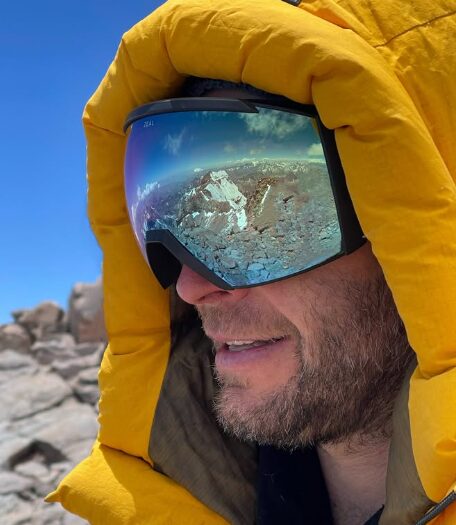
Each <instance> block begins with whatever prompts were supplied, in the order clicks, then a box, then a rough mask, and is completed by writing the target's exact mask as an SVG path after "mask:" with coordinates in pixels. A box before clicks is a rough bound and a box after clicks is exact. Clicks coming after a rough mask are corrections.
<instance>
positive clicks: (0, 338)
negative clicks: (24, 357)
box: [0, 323, 32, 354]
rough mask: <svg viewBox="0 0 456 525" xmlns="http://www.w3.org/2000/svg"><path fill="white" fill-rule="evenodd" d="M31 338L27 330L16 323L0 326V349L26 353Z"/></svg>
mask: <svg viewBox="0 0 456 525" xmlns="http://www.w3.org/2000/svg"><path fill="white" fill-rule="evenodd" d="M31 344H32V339H31V337H30V335H29V333H28V332H27V330H26V329H25V328H24V327H23V326H21V325H20V324H17V323H11V324H6V325H3V326H0V350H15V351H16V352H20V353H23V354H26V353H28V351H29V350H30V346H31Z"/></svg>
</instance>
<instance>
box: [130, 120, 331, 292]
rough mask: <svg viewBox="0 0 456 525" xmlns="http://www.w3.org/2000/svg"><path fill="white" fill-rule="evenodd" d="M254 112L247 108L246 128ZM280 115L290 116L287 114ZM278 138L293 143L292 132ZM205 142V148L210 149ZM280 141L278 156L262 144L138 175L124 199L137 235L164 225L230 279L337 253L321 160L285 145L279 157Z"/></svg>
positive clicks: (280, 273)
mask: <svg viewBox="0 0 456 525" xmlns="http://www.w3.org/2000/svg"><path fill="white" fill-rule="evenodd" d="M267 111H269V112H271V111H273V110H267ZM275 113H277V112H275ZM255 117H256V115H255V114H253V115H249V119H248V120H247V123H248V125H249V126H250V128H252V127H253V124H252V119H253V118H255ZM299 117H300V118H302V119H305V120H306V121H309V120H310V119H308V118H307V117H301V116H299ZM274 118H275V119H276V117H275V115H274ZM287 118H288V121H289V122H290V119H289V114H287ZM238 120H240V119H238ZM263 120H264V115H263ZM289 122H287V126H288V128H290V127H291V126H290V124H289ZM292 124H294V123H293V122H292ZM217 126H218V128H217V129H219V128H220V122H217ZM244 126H245V125H244ZM256 127H257V128H259V125H257V126H256ZM294 127H295V128H296V133H301V139H302V137H303V136H304V133H305V134H306V135H305V138H306V140H307V143H308V144H309V147H308V148H307V151H309V150H310V148H311V147H314V149H318V151H319V152H320V155H321V145H320V144H316V139H317V140H318V136H317V135H316V133H315V130H314V128H313V129H310V131H309V128H311V126H296V125H294ZM282 129H284V128H283V127H282ZM310 132H312V133H313V136H312V137H311V138H309V133H310ZM188 133H190V132H188ZM245 136H247V132H246V133H245ZM243 138H244V137H243ZM283 139H284V140H283V142H284V143H286V141H288V143H289V144H296V143H297V142H298V139H299V137H294V138H290V136H288V137H283ZM245 140H247V139H245ZM271 140H273V141H274V145H268V143H267V142H266V141H265V140H263V141H262V145H263V146H265V147H266V148H267V150H272V149H273V147H276V144H277V142H278V141H280V139H279V138H278V137H272V138H271ZM258 142H259V141H258V139H257V140H256V143H257V144H258ZM302 142H303V140H301V143H302ZM211 146H213V145H212V144H208V145H207V148H208V150H211V152H213V151H214V147H212V149H211ZM318 146H319V147H318ZM301 147H302V146H301ZM284 148H285V146H284V145H282V144H281V152H280V155H277V157H279V158H270V157H269V156H266V154H267V151H266V153H263V156H260V155H258V154H257V155H255V156H254V158H243V159H241V160H236V158H235V157H234V158H231V159H228V160H225V161H219V162H216V163H214V164H213V165H212V166H205V168H199V167H198V164H196V162H197V161H195V163H194V164H189V165H187V169H186V170H184V172H183V173H181V174H180V176H175V177H162V178H160V180H154V178H153V177H146V183H145V184H142V185H137V187H136V198H135V199H134V203H133V204H131V206H130V213H131V215H132V223H133V224H134V227H135V231H136V234H137V237H138V240H139V241H140V243H141V242H142V243H143V242H144V241H143V239H144V238H145V232H146V231H147V230H150V229H152V230H154V229H167V230H169V231H170V232H171V233H172V234H173V235H174V236H175V237H176V238H177V239H178V240H179V241H180V242H181V243H182V244H183V245H184V246H185V247H186V248H187V249H188V250H189V251H190V252H191V253H192V254H193V255H194V256H195V257H196V258H197V259H199V260H200V261H201V262H202V263H204V264H205V265H206V266H207V267H208V268H209V269H210V270H212V271H213V272H214V273H215V274H217V275H218V276H219V277H221V278H222V279H224V280H225V281H226V282H227V283H229V284H231V285H233V286H245V285H252V284H257V283H263V282H267V281H272V280H275V279H279V278H281V277H285V276H288V275H292V274H294V273H298V272H300V271H303V270H305V269H307V268H310V267H313V266H315V265H317V264H319V263H321V262H323V261H324V260H326V259H329V258H331V257H333V256H334V255H336V254H338V253H339V252H340V250H341V233H340V228H339V223H338V217H337V211H336V206H335V203H334V198H333V194H332V189H331V184H330V181H329V175H328V171H327V167H326V164H325V162H323V161H322V159H315V160H314V159H313V158H312V156H310V155H307V158H292V155H291V153H292V151H290V157H289V158H287V157H286V156H285V154H286V150H285V149H284ZM225 150H226V148H225ZM232 155H235V152H233V153H232ZM293 157H297V155H293ZM302 157H304V155H302ZM198 160H200V159H198Z"/></svg>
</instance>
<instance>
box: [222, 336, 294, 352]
mask: <svg viewBox="0 0 456 525" xmlns="http://www.w3.org/2000/svg"><path fill="white" fill-rule="evenodd" d="M283 339H285V336H282V337H272V338H270V339H251V340H242V339H235V340H232V341H226V342H225V343H223V344H222V345H221V348H220V349H223V350H225V351H228V352H244V351H246V350H251V349H252V348H258V347H260V346H268V345H272V344H275V343H278V342H279V341H282V340H283Z"/></svg>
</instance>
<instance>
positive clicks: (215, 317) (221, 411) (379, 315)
mask: <svg viewBox="0 0 456 525" xmlns="http://www.w3.org/2000/svg"><path fill="white" fill-rule="evenodd" d="M339 284H340V287H339V291H338V293H339V294H342V296H343V297H345V298H346V299H347V302H346V303H347V304H348V305H350V307H346V308H344V309H342V310H341V309H337V311H336V310H334V311H331V309H329V310H328V309H326V311H325V312H318V311H317V309H316V308H313V311H311V313H310V315H312V316H313V317H314V318H315V320H316V321H317V323H316V325H317V326H319V330H318V332H317V333H315V334H314V335H313V337H311V338H309V337H306V338H304V337H303V336H302V335H301V334H299V332H298V331H297V330H296V329H294V330H293V329H292V328H291V327H290V326H289V322H288V321H287V320H285V319H280V318H275V319H271V320H270V321H271V323H272V325H273V327H274V326H275V327H276V328H278V327H279V326H280V327H284V326H287V328H288V329H289V330H290V333H291V336H292V338H293V339H294V340H295V343H296V346H295V349H296V350H295V357H296V361H297V363H298V366H297V371H296V373H295V374H294V375H293V377H292V378H291V379H290V380H289V381H288V382H287V384H286V385H283V386H282V387H280V388H278V389H276V390H275V391H273V392H269V393H268V394H267V395H263V396H261V399H254V400H253V401H252V402H249V403H246V402H245V393H246V392H245V391H243V389H244V388H248V385H243V384H242V383H241V382H236V381H235V380H232V378H229V377H224V376H222V375H217V374H216V379H217V382H218V385H219V388H218V391H217V394H216V396H215V400H214V409H215V414H216V417H217V419H218V421H219V423H220V425H221V426H222V427H223V428H224V430H225V431H226V432H228V433H230V434H232V435H234V436H236V437H238V438H240V439H242V440H247V441H255V442H257V443H259V444H261V445H274V446H276V447H282V448H291V449H295V448H299V447H304V446H307V445H322V444H328V443H340V442H346V443H349V442H350V440H351V439H356V441H357V442H359V441H360V440H361V441H365V442H369V443H372V442H378V441H384V440H385V439H387V438H388V437H389V436H390V434H391V416H392V411H393V405H394V400H395V398H396V395H397V393H398V391H399V388H400V386H401V384H402V382H403V379H404V376H405V373H406V370H407V368H408V366H409V365H410V363H411V362H412V360H413V358H414V354H413V351H412V350H411V349H410V346H409V343H408V341H407V337H406V333H405V329H404V326H403V323H402V321H401V319H400V317H399V315H398V313H397V310H396V307H395V304H394V302H393V299H392V296H391V293H390V291H389V289H388V287H387V285H386V283H385V281H384V279H383V277H379V278H376V279H373V280H372V281H369V282H362V283H353V282H340V283H339ZM348 298H349V300H348ZM199 313H200V316H201V318H202V321H203V325H204V324H212V325H213V324H214V323H217V322H218V323H219V324H220V323H225V324H231V323H233V322H237V323H238V326H241V324H240V323H242V319H245V314H247V312H246V311H243V308H242V307H241V308H239V309H238V310H237V311H231V312H230V313H229V315H228V316H227V315H226V314H224V313H223V312H222V311H218V312H217V311H214V310H212V311H209V310H205V309H201V310H200V312H199ZM248 319H249V322H250V323H255V321H256V322H259V323H263V324H264V320H261V319H262V317H261V312H255V311H252V309H251V308H250V309H249V311H248ZM270 328H271V326H270V325H269V329H270Z"/></svg>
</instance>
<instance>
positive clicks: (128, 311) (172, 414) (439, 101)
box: [48, 0, 456, 525]
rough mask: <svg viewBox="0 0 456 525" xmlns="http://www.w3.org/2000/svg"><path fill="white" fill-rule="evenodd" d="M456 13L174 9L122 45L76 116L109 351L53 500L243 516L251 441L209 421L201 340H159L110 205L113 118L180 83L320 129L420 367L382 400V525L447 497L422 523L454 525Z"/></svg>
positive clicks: (250, 6) (409, 6)
mask: <svg viewBox="0 0 456 525" xmlns="http://www.w3.org/2000/svg"><path fill="white" fill-rule="evenodd" d="M455 13H456V3H455V0H419V1H412V0H403V1H401V2H398V1H397V0H303V1H302V2H301V3H300V4H299V6H293V5H289V4H287V3H284V2H283V1H281V0H262V1H259V0H254V1H251V2H246V1H245V0H224V1H215V0H169V1H168V2H167V3H166V4H164V5H163V6H162V7H160V8H159V9H157V10H156V11H155V12H154V13H152V14H151V15H150V16H149V17H147V18H146V19H144V20H143V21H142V22H140V23H139V24H137V25H136V26H135V27H134V28H133V29H131V30H130V31H129V32H128V33H126V34H125V35H124V37H123V39H122V42H121V44H120V47H119V50H118V53H117V56H116V58H115V60H114V62H113V63H112V65H111V67H110V68H109V70H108V72H107V75H106V77H105V78H104V80H103V82H102V83H101V85H100V87H99V88H98V90H97V91H96V93H95V94H94V95H93V97H92V98H91V100H90V101H89V103H88V104H87V107H86V109H85V112H84V125H85V129H86V134H87V140H88V184H89V216H90V221H91V224H92V227H93V230H94V232H95V235H96V237H97V239H98V241H99V243H100V245H101V247H102V249H103V252H104V265H103V281H104V293H105V316H106V324H107V330H108V333H109V341H110V343H109V346H108V348H107V350H106V353H105V356H104V359H103V363H102V366H101V371H100V376H99V380H100V387H101V402H100V418H99V421H100V432H99V436H98V441H97V443H96V444H95V446H94V448H93V451H92V454H91V455H90V457H88V458H87V459H86V460H85V461H83V462H82V463H81V464H80V465H79V466H78V467H76V468H75V469H74V470H73V471H72V472H71V473H70V474H68V476H67V477H66V478H65V479H64V480H63V481H62V482H61V484H60V485H59V487H58V488H57V489H56V491H55V492H53V493H52V494H51V495H49V497H48V501H59V502H61V503H62V505H63V506H64V507H65V508H67V509H68V510H69V511H71V512H74V513H76V514H79V515H80V516H82V517H83V518H85V519H87V520H88V521H89V522H90V523H92V524H96V525H98V524H106V525H120V524H122V525H125V524H149V523H153V524H185V525H192V524H195V525H196V524H214V525H215V524H222V523H227V522H229V523H235V524H249V523H253V522H254V505H255V491H254V479H255V469H256V457H255V453H254V450H253V449H252V448H251V447H250V446H249V445H246V444H241V443H239V442H236V441H234V440H233V439H232V438H228V437H226V436H224V435H223V434H222V433H221V431H220V430H219V429H218V428H217V425H216V424H215V422H214V420H213V418H212V416H211V414H210V409H209V406H210V399H211V395H212V380H211V377H210V366H209V362H208V357H207V354H208V352H204V349H205V348H206V347H208V345H209V343H208V341H207V340H206V339H205V338H204V336H203V335H202V334H201V333H199V332H198V331H197V330H193V331H192V330H190V331H189V332H188V333H187V334H186V335H185V337H184V338H183V337H181V334H180V333H179V330H178V329H176V330H175V329H174V326H177V327H178V326H179V323H172V320H173V319H174V318H177V317H178V316H179V315H180V313H179V312H176V311H175V310H176V308H174V301H173V300H172V295H171V296H170V294H169V293H168V292H166V291H164V290H163V289H161V287H160V286H159V285H158V283H157V282H156V280H155V279H154V277H153V275H152V274H151V272H150V270H149V269H148V267H147V265H146V263H145V262H144V260H143V258H142V256H141V253H140V251H139V249H138V247H137V245H136V243H135V239H134V236H133V233H132V230H131V228H130V224H129V219H128V213H127V209H126V205H125V198H124V190H123V158H124V150H125V134H124V133H123V130H122V128H123V124H124V120H125V117H126V115H127V114H128V113H129V111H131V110H132V109H133V108H135V107H136V106H138V105H140V104H143V103H146V102H150V101H153V100H157V99H162V98H166V97H170V96H174V95H176V94H178V93H179V89H180V87H181V85H182V83H183V80H184V78H185V77H186V76H188V75H194V76H200V77H210V78H217V79H224V80H230V81H233V82H240V81H243V82H246V83H248V84H252V85H254V86H256V87H258V88H260V89H263V90H265V91H268V92H272V93H279V94H282V95H285V96H286V97H288V98H290V99H292V100H295V101H297V102H300V103H305V104H309V103H312V104H315V105H316V106H317V108H318V111H319V114H320V116H321V118H322V120H323V122H324V124H325V125H326V126H327V127H328V128H332V129H335V134H336V141H337V145H338V150H339V153H340V157H341V160H342V163H343V166H344V170H345V173H346V177H347V183H348V187H349V190H350V193H351V196H352V199H353V202H354V205H355V209H356V212H357V214H358V217H359V219H360V222H361V225H362V228H363V231H364V232H365V234H366V236H367V237H368V239H369V240H370V242H371V243H372V247H373V251H374V253H375V255H376V257H377V258H378V260H379V262H380V264H381V266H382V268H383V271H384V274H385V276H386V279H387V282H388V284H389V286H390V288H391V290H392V292H393V295H394V299H395V302H396V304H397V307H398V310H399V312H400V314H401V317H402V318H403V320H404V322H405V325H406V329H407V333H408V337H409V341H410V343H411V345H412V347H413V349H414V350H415V352H416V354H417V361H418V365H417V367H416V369H415V371H414V372H413V375H412V376H411V378H410V379H407V381H406V383H405V384H404V389H403V392H402V393H401V396H400V398H399V400H398V403H397V406H396V409H395V416H394V423H395V429H394V436H393V445H392V450H391V456H390V463H389V468H388V480H387V500H386V505H385V509H384V512H383V515H382V518H381V520H380V524H381V525H409V524H414V523H416V522H417V521H418V520H419V519H420V518H421V517H422V516H423V515H424V514H425V513H426V512H427V511H428V510H429V509H430V508H431V507H432V506H434V505H436V504H438V503H439V502H441V501H442V500H443V499H444V498H446V499H445V500H444V503H443V504H441V505H440V506H437V507H436V508H435V512H434V514H431V515H428V516H427V517H426V518H425V520H424V521H421V522H420V524H421V523H423V524H424V523H427V522H429V521H430V520H431V519H432V518H434V515H435V519H434V521H432V523H433V524H435V525H454V524H456V503H452V501H453V500H454V499H455V498H456V494H455V492H454V491H455V483H456V410H455V407H456V328H455V327H456V147H455V137H456V14H455ZM171 350H172V352H171ZM233 494H235V495H236V497H233Z"/></svg>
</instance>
